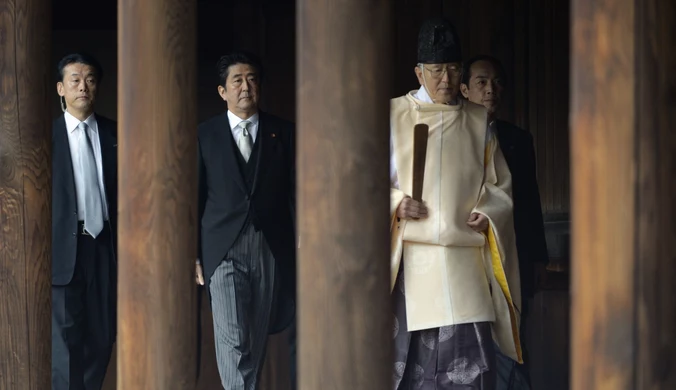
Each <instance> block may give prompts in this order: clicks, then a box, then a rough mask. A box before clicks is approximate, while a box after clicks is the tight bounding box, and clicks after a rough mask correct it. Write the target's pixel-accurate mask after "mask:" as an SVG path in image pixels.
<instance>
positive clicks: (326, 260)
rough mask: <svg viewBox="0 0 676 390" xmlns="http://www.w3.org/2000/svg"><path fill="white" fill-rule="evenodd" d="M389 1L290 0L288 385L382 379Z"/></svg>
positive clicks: (386, 325)
mask: <svg viewBox="0 0 676 390" xmlns="http://www.w3.org/2000/svg"><path fill="white" fill-rule="evenodd" d="M391 6H392V4H391V1H389V0H369V1H363V0H345V1H341V2H333V1H326V0H299V1H298V3H297V12H298V14H297V21H298V25H297V26H298V51H297V53H298V54H297V55H298V57H297V64H298V135H297V139H298V150H299V151H298V160H297V167H298V191H299V199H298V212H299V213H298V217H299V232H300V239H299V247H300V249H299V265H298V275H299V287H298V288H299V291H298V297H299V330H298V335H299V338H300V340H299V353H298V358H299V384H300V388H301V389H303V390H316V389H326V390H333V389H340V390H345V389H354V390H367V389H368V390H373V389H387V388H389V387H390V383H391V380H392V364H393V363H392V357H391V356H392V355H391V344H392V323H391V319H392V311H391V303H390V294H389V293H390V289H389V280H390V279H389V276H390V270H389V233H388V231H389V229H388V222H389V216H388V214H389V204H388V203H389V202H388V199H389V195H388V193H389V191H388V187H389V185H388V171H389V169H388V162H389V142H388V134H389V125H388V123H389V121H388V118H389V100H388V98H389V96H388V93H389V85H390V80H391V79H390V66H389V62H388V59H389V58H390V53H391V51H390V50H391V48H390V44H391V39H390V32H391V25H390V16H391V9H390V7H391Z"/></svg>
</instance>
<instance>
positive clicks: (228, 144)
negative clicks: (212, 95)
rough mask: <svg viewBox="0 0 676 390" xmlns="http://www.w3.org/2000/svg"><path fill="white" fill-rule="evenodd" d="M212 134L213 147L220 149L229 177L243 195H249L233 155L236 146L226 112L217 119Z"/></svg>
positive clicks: (235, 157)
mask: <svg viewBox="0 0 676 390" xmlns="http://www.w3.org/2000/svg"><path fill="white" fill-rule="evenodd" d="M212 132H213V140H214V145H216V147H217V148H219V149H221V150H220V151H219V152H220V154H221V155H222V156H223V163H224V165H225V169H226V171H229V173H230V174H229V176H230V177H232V178H233V180H235V182H236V183H237V186H239V188H240V189H241V190H242V192H244V193H245V194H247V193H249V191H247V188H246V185H245V184H244V179H243V178H242V172H241V171H240V170H239V163H238V162H237V156H236V155H235V152H236V150H237V145H235V141H234V139H233V138H232V129H231V128H230V121H229V120H228V113H227V112H225V113H223V114H222V115H221V116H220V117H219V118H218V121H217V122H216V128H215V129H212Z"/></svg>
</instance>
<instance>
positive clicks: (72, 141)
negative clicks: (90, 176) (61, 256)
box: [64, 111, 108, 221]
mask: <svg viewBox="0 0 676 390" xmlns="http://www.w3.org/2000/svg"><path fill="white" fill-rule="evenodd" d="M64 118H65V120H66V131H67V133H68V144H69V146H70V157H71V161H72V164H73V178H74V179H75V194H76V198H77V218H78V220H80V221H84V209H85V201H84V178H83V173H82V171H81V170H80V164H79V161H80V153H81V151H80V149H79V146H78V145H79V141H80V138H79V137H80V136H84V133H83V132H82V130H78V126H80V123H81V122H80V120H79V119H77V118H75V117H74V116H73V115H71V114H70V113H68V111H66V112H65V113H64ZM84 123H85V124H87V129H88V131H89V137H90V139H91V141H92V147H93V149H94V158H95V159H96V173H97V176H98V183H99V188H100V189H101V198H102V205H103V219H104V220H108V202H107V200H106V194H105V191H104V190H103V189H104V188H105V187H104V184H103V183H104V182H103V158H102V157H101V141H100V140H99V126H98V123H97V122H96V116H95V115H94V114H92V115H90V116H89V118H87V119H85V120H84Z"/></svg>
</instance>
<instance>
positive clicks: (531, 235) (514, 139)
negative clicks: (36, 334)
mask: <svg viewBox="0 0 676 390" xmlns="http://www.w3.org/2000/svg"><path fill="white" fill-rule="evenodd" d="M497 135H498V142H499V143H500V149H501V150H502V153H503V154H504V156H505V160H507V165H508V166H509V170H510V172H511V174H512V195H513V198H514V231H515V233H516V249H517V252H518V255H519V267H520V269H521V289H522V294H523V297H524V298H530V297H532V296H533V294H534V293H535V280H534V263H536V262H547V261H548V254H547V243H546V241H545V230H544V222H543V219H542V208H541V203H540V191H539V190H538V184H537V176H536V168H535V167H536V163H535V148H534V146H533V137H532V136H531V134H530V133H529V132H528V131H526V130H523V129H521V128H519V127H516V126H514V125H512V124H511V123H508V122H504V121H500V120H498V122H497Z"/></svg>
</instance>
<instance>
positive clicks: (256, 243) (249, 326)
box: [209, 223, 279, 390]
mask: <svg viewBox="0 0 676 390" xmlns="http://www.w3.org/2000/svg"><path fill="white" fill-rule="evenodd" d="M275 277H276V272H275V259H274V257H273V256H272V252H271V251H270V248H269V247H268V244H267V242H266V241H265V238H264V237H263V232H256V231H255V230H254V227H253V225H252V224H250V223H247V225H246V226H245V227H244V228H243V230H242V232H241V233H240V236H239V238H238V239H237V240H236V241H235V243H234V244H233V246H232V248H230V250H229V251H228V253H227V255H226V256H225V258H224V259H223V261H221V264H220V265H219V266H218V268H216V271H215V272H214V274H213V276H212V277H211V280H210V283H209V291H210V292H211V311H212V314H213V319H214V339H215V344H216V361H217V363H218V372H219V374H220V376H221V383H222V384H223V388H224V389H225V390H255V389H256V387H257V382H258V376H259V373H260V368H261V365H262V364H263V361H264V357H265V349H266V345H267V340H268V329H269V324H270V323H271V320H272V318H273V317H274V315H275V313H274V312H273V311H274V310H273V308H274V307H275V302H274V301H275V297H276V295H277V294H276V293H277V291H276V286H278V285H279V283H275Z"/></svg>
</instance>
